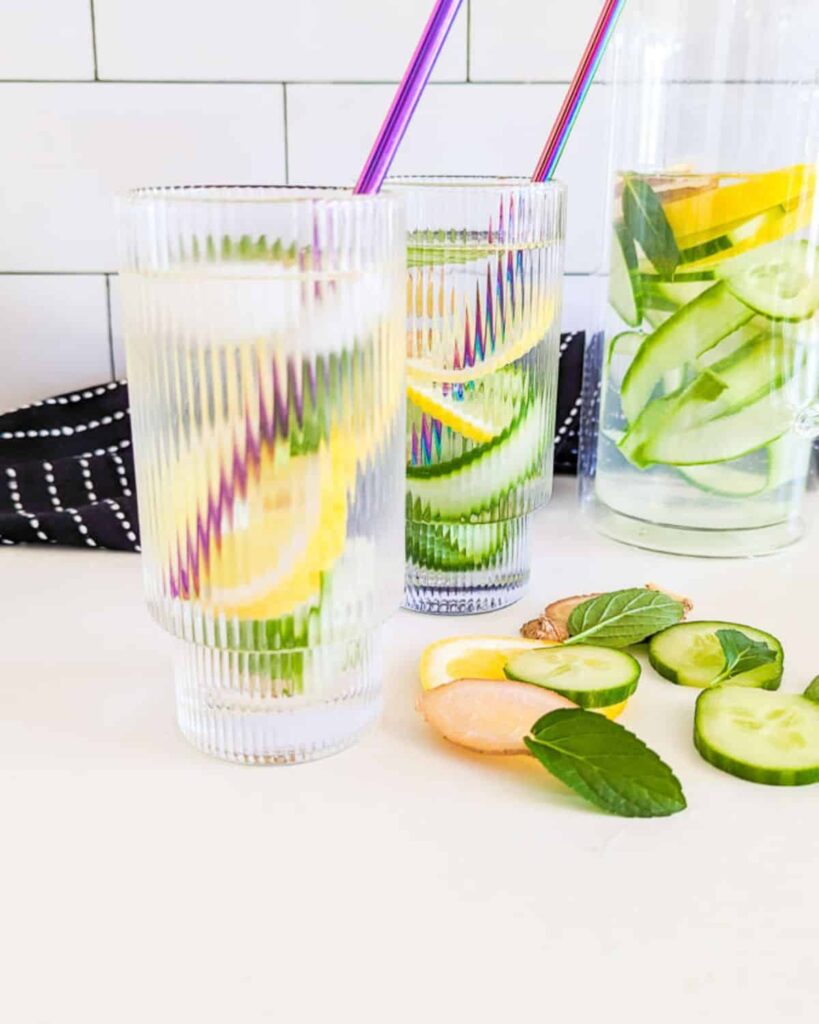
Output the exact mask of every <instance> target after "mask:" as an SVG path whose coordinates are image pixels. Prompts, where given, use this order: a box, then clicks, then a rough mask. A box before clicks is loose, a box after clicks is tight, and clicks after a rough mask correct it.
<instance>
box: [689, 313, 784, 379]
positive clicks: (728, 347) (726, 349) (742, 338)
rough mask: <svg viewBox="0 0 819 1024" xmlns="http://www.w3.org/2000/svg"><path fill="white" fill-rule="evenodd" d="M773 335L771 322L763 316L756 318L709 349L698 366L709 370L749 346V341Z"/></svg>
mask: <svg viewBox="0 0 819 1024" xmlns="http://www.w3.org/2000/svg"><path fill="white" fill-rule="evenodd" d="M770 333H771V325H770V322H769V321H768V320H767V319H766V318H765V317H762V316H755V317H754V318H753V319H752V320H749V321H748V323H747V324H743V325H742V327H740V328H739V329H738V330H736V331H734V332H733V334H729V335H728V336H727V337H726V338H723V339H722V341H720V342H719V343H718V344H716V345H715V346H714V347H713V348H710V349H708V351H707V352H703V354H702V355H701V356H700V357H699V359H698V360H697V366H698V367H699V368H700V369H703V370H704V369H707V368H708V367H711V366H713V365H714V364H715V363H718V362H720V361H721V360H723V359H726V358H727V357H728V356H731V355H733V354H734V352H738V351H739V350H740V349H741V348H742V347H743V346H744V345H747V344H748V342H749V341H755V340H756V339H757V338H760V337H763V336H767V335H769V334H770Z"/></svg>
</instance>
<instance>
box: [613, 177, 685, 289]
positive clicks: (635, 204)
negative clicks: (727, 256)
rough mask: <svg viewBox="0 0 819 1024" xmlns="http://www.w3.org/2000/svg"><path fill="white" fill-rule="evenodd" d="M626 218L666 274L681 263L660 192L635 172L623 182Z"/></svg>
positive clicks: (671, 273) (666, 275) (631, 231)
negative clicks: (658, 194)
mask: <svg viewBox="0 0 819 1024" xmlns="http://www.w3.org/2000/svg"><path fill="white" fill-rule="evenodd" d="M623 218H624V220H625V222H626V227H627V228H628V230H629V233H630V235H631V237H632V238H633V239H634V241H635V242H638V243H639V244H640V247H641V249H642V250H643V252H644V253H645V254H646V256H647V257H648V258H649V259H650V260H651V262H652V263H653V264H654V267H655V269H656V270H657V272H658V273H659V274H661V275H662V276H663V277H671V276H672V275H673V274H674V271H675V270H676V269H677V267H678V266H679V265H680V259H681V257H680V250H679V248H678V246H677V240H676V239H675V238H674V232H673V231H672V230H671V225H670V224H669V223H668V218H667V217H666V215H665V211H664V210H663V204H662V203H661V202H660V200H659V198H658V196H657V193H656V192H655V191H654V189H653V188H652V187H651V185H649V184H648V182H647V181H643V179H642V178H638V177H635V176H634V175H633V174H629V175H627V176H626V179H625V182H624V183H623Z"/></svg>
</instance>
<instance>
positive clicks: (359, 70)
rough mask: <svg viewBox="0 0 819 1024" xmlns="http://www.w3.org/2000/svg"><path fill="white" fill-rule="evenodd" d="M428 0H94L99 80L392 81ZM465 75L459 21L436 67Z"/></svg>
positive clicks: (462, 22)
mask: <svg viewBox="0 0 819 1024" xmlns="http://www.w3.org/2000/svg"><path fill="white" fill-rule="evenodd" d="M430 6H431V5H430V0H389V2H388V3H385V2H384V0H230V3H225V2H224V0H139V2H135V0H95V7H96V28H97V49H98V54H99V74H100V78H129V79H133V78H138V79H146V78H147V79H157V78H159V79H197V80H199V81H206V80H208V79H220V80H221V79H230V80H231V81H242V80H248V79H262V80H264V81H283V80H287V81H297V82H298V81H310V80H319V81H323V82H327V81H380V80H385V81H398V80H400V78H401V75H402V74H403V71H404V67H405V65H406V63H407V60H408V59H409V56H410V54H411V53H412V48H413V46H414V43H415V40H416V39H417V38H418V36H419V35H420V33H421V29H422V28H423V25H424V22H425V21H426V19H427V17H428V15H429V11H430ZM435 73H436V76H437V77H438V78H439V79H442V80H449V81H463V80H464V79H465V78H466V17H465V16H463V17H460V18H459V19H458V20H457V21H456V23H455V24H454V25H453V27H452V31H451V33H450V37H449V39H448V40H447V48H446V52H445V53H443V54H442V55H441V60H440V62H439V64H438V66H437V67H436V71H435Z"/></svg>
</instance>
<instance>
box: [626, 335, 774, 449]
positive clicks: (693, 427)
mask: <svg viewBox="0 0 819 1024" xmlns="http://www.w3.org/2000/svg"><path fill="white" fill-rule="evenodd" d="M646 344H648V342H646ZM793 360H794V347H793V345H792V344H791V343H790V342H787V341H785V340H784V339H783V338H779V337H775V338H772V337H768V336H766V335H761V336H759V337H757V338H754V339H753V340H751V341H749V342H747V343H746V344H744V345H742V347H741V348H739V349H737V350H736V351H735V352H731V354H730V355H728V356H726V357H725V358H723V359H721V360H720V361H718V362H716V363H713V364H712V365H711V366H710V367H708V368H707V369H705V370H703V371H702V372H701V373H700V375H699V376H698V377H696V378H695V379H694V380H693V381H692V382H691V383H690V384H689V385H687V386H686V387H685V388H683V389H681V390H679V391H677V392H675V393H674V394H672V395H670V396H668V397H667V398H663V399H655V400H654V401H653V402H651V403H650V404H649V405H648V406H647V407H646V409H645V410H644V412H643V413H642V414H641V415H640V416H639V417H638V419H637V421H636V422H635V423H634V424H633V426H632V427H631V429H630V430H629V432H628V434H627V435H626V437H625V438H624V440H623V444H622V446H621V447H622V451H623V453H624V454H625V455H626V456H627V457H628V458H630V459H631V460H632V461H634V462H635V463H636V464H637V465H648V464H650V463H652V462H666V463H671V464H672V465H691V464H702V463H713V462H721V461H725V460H727V459H735V458H739V457H740V456H742V455H745V454H747V453H748V452H752V451H755V450H756V449H757V448H761V447H762V446H763V445H766V444H768V443H770V442H771V441H773V440H775V439H776V438H777V437H779V436H780V435H782V434H784V433H785V432H786V431H787V430H788V428H789V426H790V424H791V421H792V419H793V411H792V409H791V407H790V404H789V403H788V401H787V400H786V395H785V393H784V392H785V391H786V390H787V387H788V384H787V382H788V380H789V378H790V377H791V376H792V375H793V372H794V367H793ZM624 387H625V383H624Z"/></svg>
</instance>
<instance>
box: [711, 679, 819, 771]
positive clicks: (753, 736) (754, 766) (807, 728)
mask: <svg viewBox="0 0 819 1024" xmlns="http://www.w3.org/2000/svg"><path fill="white" fill-rule="evenodd" d="M694 746H695V747H696V748H697V750H698V751H699V752H700V754H701V755H702V757H703V758H704V759H705V760H706V761H708V763H709V764H712V765H714V767H715V768H719V769H720V770H721V771H724V772H728V773H729V774H730V775H736V776H737V778H740V779H747V780H748V781H749V782H761V783H764V784H766V785H769V786H804V785H807V784H808V783H811V782H819V704H817V703H815V702H814V701H812V700H810V699H809V698H807V697H803V696H799V695H798V694H795V693H768V692H766V691H765V690H748V689H745V688H743V687H741V686H717V687H715V688H714V689H713V690H705V691H704V692H703V693H701V694H700V695H699V697H698V698H697V709H696V712H695V714H694Z"/></svg>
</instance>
